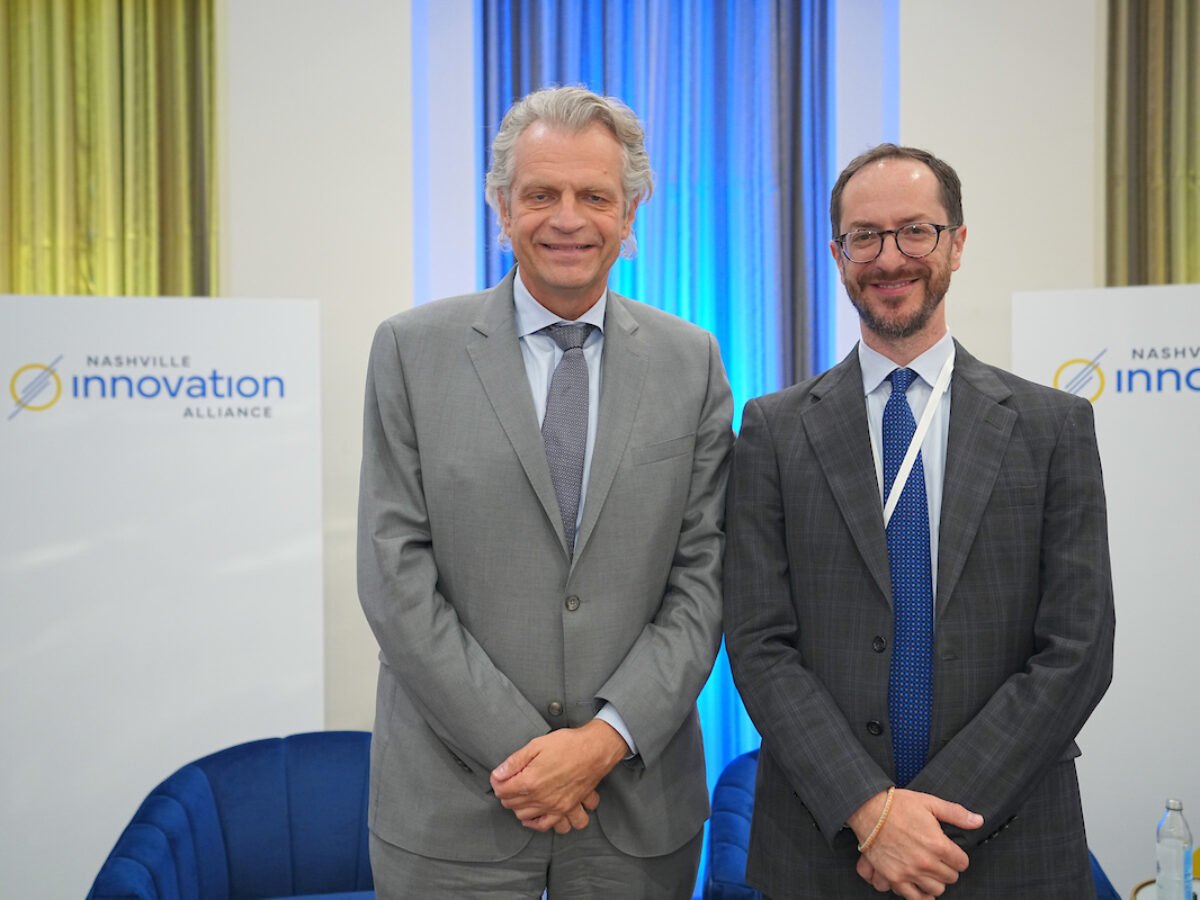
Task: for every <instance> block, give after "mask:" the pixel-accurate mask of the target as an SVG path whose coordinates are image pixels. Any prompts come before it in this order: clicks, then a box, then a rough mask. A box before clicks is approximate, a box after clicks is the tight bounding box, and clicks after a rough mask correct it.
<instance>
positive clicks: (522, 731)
mask: <svg viewBox="0 0 1200 900" xmlns="http://www.w3.org/2000/svg"><path fill="white" fill-rule="evenodd" d="M419 440H420V437H419V435H418V434H417V433H416V429H415V427H414V423H413V418H412V410H411V406H410V403H409V395H408V384H407V381H406V377H405V372H404V362H403V360H402V359H401V353H400V350H399V347H398V342H397V337H396V334H395V333H394V331H393V326H392V325H391V324H390V323H388V322H385V323H383V324H382V325H380V326H379V329H378V330H377V331H376V333H375V340H374V343H373V345H372V348H371V357H370V362H369V365H368V372H367V387H366V400H365V404H364V416H363V460H362V472H361V480H360V485H359V511H358V517H359V518H358V592H359V599H360V601H361V603H362V606H363V610H364V612H365V613H366V617H367V621H368V623H369V624H370V626H371V629H372V631H374V633H375V638H376V640H377V641H378V642H379V646H380V648H381V650H382V657H383V661H384V663H385V664H386V665H387V666H390V667H392V668H393V669H394V670H395V672H396V674H397V676H398V678H399V680H400V682H401V684H403V686H404V690H405V691H406V693H407V694H408V695H409V696H410V697H411V699H412V700H413V702H414V703H415V704H416V705H417V707H418V709H419V710H420V711H421V713H422V715H423V717H424V719H425V721H426V722H427V723H428V724H429V726H430V727H431V728H432V729H433V731H434V732H435V733H436V734H437V736H438V737H439V738H440V739H441V740H442V742H443V743H445V744H446V745H447V746H448V747H449V748H450V750H451V752H453V753H454V754H455V755H456V756H458V757H460V759H461V760H462V761H465V762H467V763H468V765H470V764H471V763H474V766H473V771H474V773H475V775H476V777H478V778H480V779H481V780H482V782H483V783H484V784H485V785H486V782H487V779H488V775H489V773H490V771H491V770H492V769H493V768H494V767H495V766H497V765H499V764H500V763H501V762H503V760H504V759H505V758H507V757H508V755H509V754H510V753H512V752H513V751H514V750H516V749H518V748H520V747H522V746H524V745H525V744H526V743H528V742H529V741H530V740H532V739H533V738H535V737H537V736H539V735H541V734H545V733H547V732H548V731H549V727H548V726H547V725H546V723H545V721H544V720H543V719H542V717H541V716H540V715H539V714H538V712H537V710H536V709H534V708H533V706H532V705H531V704H530V703H529V702H528V701H527V700H526V699H525V697H524V696H523V695H522V694H521V693H520V691H518V690H517V688H516V687H515V686H514V685H513V683H512V682H511V681H510V680H509V679H508V678H507V677H506V676H505V675H504V674H503V673H502V672H501V671H500V670H499V669H497V668H496V666H495V665H494V664H493V662H492V660H491V659H490V658H489V657H488V655H487V654H486V653H485V652H484V650H483V648H482V647H481V646H480V645H479V643H478V641H476V639H475V638H474V637H473V636H472V635H471V634H470V633H469V632H468V631H467V629H466V628H465V627H464V625H463V623H462V622H461V621H460V619H459V617H458V615H457V614H456V612H455V610H454V608H453V607H452V606H451V605H450V604H449V603H448V602H447V601H446V599H445V598H444V597H443V596H442V594H441V593H440V592H439V591H438V572H437V566H436V563H435V560H434V555H433V548H432V543H431V531H430V523H429V510H428V506H427V504H426V498H425V494H424V488H423V483H422V471H421V458H420V454H419V452H418V444H419Z"/></svg>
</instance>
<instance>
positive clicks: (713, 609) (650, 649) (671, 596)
mask: <svg viewBox="0 0 1200 900" xmlns="http://www.w3.org/2000/svg"><path fill="white" fill-rule="evenodd" d="M707 371H708V380H707V384H706V385H705V388H704V395H703V398H702V401H701V403H700V404H699V407H698V408H699V414H698V419H697V422H696V444H695V450H694V453H693V457H692V472H691V481H690V485H689V487H688V494H687V501H686V505H685V508H684V513H683V517H682V521H681V522H680V523H679V538H678V541H677V543H676V545H675V551H674V555H673V557H672V560H671V567H670V572H669V574H668V576H667V583H666V589H665V591H664V594H663V599H662V605H661V606H660V607H659V610H658V613H657V614H656V615H655V616H654V618H653V619H652V620H651V621H650V622H648V623H647V624H646V626H645V628H643V629H642V633H641V634H640V635H639V636H638V639H637V640H636V641H635V642H634V645H633V647H632V648H631V649H630V650H629V652H628V653H627V654H626V656H625V658H624V659H623V660H622V661H621V663H620V665H619V666H618V667H617V669H616V670H615V671H614V672H613V674H612V675H611V676H610V677H609V678H608V680H607V681H606V682H605V684H604V685H603V687H602V688H601V690H600V691H599V692H598V696H599V697H601V698H603V699H604V700H606V701H608V702H609V703H612V705H613V706H614V707H615V708H616V709H617V711H618V713H619V714H620V716H621V718H622V720H623V721H624V722H625V724H626V726H627V727H628V728H629V730H630V733H631V734H632V735H633V739H634V741H635V742H636V744H637V748H638V756H639V757H641V759H642V761H643V762H644V763H645V764H647V765H650V764H652V763H653V762H654V761H655V760H656V759H657V758H658V757H659V756H660V755H661V754H662V752H663V750H664V749H665V748H666V746H667V744H668V743H669V742H670V740H671V738H672V737H673V736H674V735H675V733H676V732H677V731H678V730H679V727H680V726H681V725H682V724H683V721H684V719H685V718H686V717H687V716H688V714H689V713H690V712H691V711H692V710H693V709H694V708H695V702H696V697H697V696H698V695H699V693H700V690H701V688H703V687H704V683H705V681H706V680H707V679H708V676H709V673H710V672H711V671H712V666H713V662H714V660H715V659H716V655H717V649H718V647H719V646H720V642H721V563H722V552H723V550H724V532H723V529H722V525H723V519H724V511H725V487H726V482H727V479H728V471H729V451H730V447H731V445H732V443H733V431H732V418H733V397H732V394H731V392H730V389H729V381H728V379H727V378H726V376H725V369H724V367H723V366H722V364H721V355H720V351H719V350H718V348H717V342H716V340H715V339H714V338H713V337H712V336H711V335H707Z"/></svg>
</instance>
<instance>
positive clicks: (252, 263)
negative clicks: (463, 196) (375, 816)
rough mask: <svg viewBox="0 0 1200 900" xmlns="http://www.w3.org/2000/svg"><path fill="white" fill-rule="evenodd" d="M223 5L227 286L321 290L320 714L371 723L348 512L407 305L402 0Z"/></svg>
mask: <svg viewBox="0 0 1200 900" xmlns="http://www.w3.org/2000/svg"><path fill="white" fill-rule="evenodd" d="M222 14H223V16H222V22H221V31H220V34H221V40H220V41H219V46H220V47H221V51H222V55H223V59H222V66H221V72H222V75H223V77H222V79H221V84H220V89H219V90H220V95H221V103H220V106H219V109H220V110H221V112H222V117H221V120H220V136H219V139H220V142H221V146H222V157H221V189H222V197H221V208H220V222H221V229H220V230H221V262H220V268H221V293H222V295H224V296H227V297H312V298H316V299H318V300H319V301H320V308H321V334H322V340H321V368H322V402H321V406H322V414H323V432H324V433H323V441H322V453H323V458H324V479H323V492H324V516H325V685H326V724H327V725H328V727H330V728H370V727H371V721H372V715H373V710H374V681H375V673H376V652H377V651H376V645H375V642H374V638H373V636H372V635H371V633H370V630H369V629H368V628H367V626H366V623H365V621H364V620H363V616H362V613H361V611H360V609H359V606H358V600H357V593H356V589H355V561H354V542H355V517H356V504H357V492H358V465H359V455H360V452H361V432H362V397H363V384H364V377H365V373H366V358H367V351H368V349H369V347H370V341H371V335H372V333H373V331H374V328H375V326H376V325H377V324H378V323H379V322H380V321H381V320H382V319H384V318H386V317H387V316H389V315H391V314H392V313H394V312H398V311H399V310H401V309H404V308H406V307H409V306H411V305H412V281H413V278H412V260H413V254H412V247H413V229H412V183H411V174H410V173H411V166H412V160H411V140H410V138H411V134H412V125H411V96H412V87H411V71H410V69H411V66H410V31H409V4H408V3H407V2H404V0H400V2H398V0H305V2H303V3H297V2H293V0H226V2H225V3H224V5H223V6H222Z"/></svg>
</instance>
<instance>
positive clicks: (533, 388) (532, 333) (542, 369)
mask: <svg viewBox="0 0 1200 900" xmlns="http://www.w3.org/2000/svg"><path fill="white" fill-rule="evenodd" d="M513 301H514V303H515V306H516V317H517V337H518V338H519V339H520V343H521V357H522V358H523V359H524V360H525V374H526V375H527V376H528V377H529V390H530V393H531V394H532V396H533V409H534V412H535V413H536V414H537V420H538V427H541V424H542V420H543V419H544V418H545V417H546V395H547V394H549V393H550V379H551V378H553V377H554V369H555V367H556V366H557V365H558V361H559V360H560V359H562V357H563V353H564V352H565V351H564V350H563V349H562V348H561V347H559V346H558V343H557V342H556V341H555V340H554V338H552V337H550V335H548V334H539V333H538V332H540V331H541V330H542V329H543V328H545V327H546V326H547V325H556V324H558V323H559V322H566V323H567V324H575V325H578V324H582V323H584V322H586V323H587V324H589V325H594V326H595V328H593V329H592V333H591V334H589V335H588V338H587V340H586V341H584V344H583V358H584V360H586V361H587V367H588V430H587V444H586V447H585V449H584V454H583V486H582V490H581V493H582V496H581V497H580V498H579V513H578V516H577V518H576V520H575V527H576V528H578V527H579V523H580V522H582V521H583V504H584V502H585V501H586V500H587V483H588V475H589V474H590V472H591V470H592V450H593V448H594V447H595V446H596V427H597V425H598V423H599V421H600V379H601V365H600V363H601V361H602V359H603V356H604V313H605V311H606V310H607V309H608V290H607V289H605V291H604V293H603V294H601V295H600V299H599V300H597V301H596V302H595V303H594V304H593V305H592V307H591V308H590V309H589V310H588V311H587V312H585V313H584V314H583V315H582V316H580V317H579V318H578V319H575V320H574V321H571V320H568V319H564V318H562V317H561V316H559V315H556V314H555V313H552V312H551V311H550V310H548V309H546V307H544V306H542V304H540V303H538V302H537V300H536V299H534V296H533V295H532V294H531V293H529V289H528V288H526V287H525V282H523V281H522V280H521V270H520V268H519V267H518V269H517V277H516V278H514V279H513ZM596 718H597V719H603V720H604V721H605V722H607V723H608V724H609V725H611V726H612V727H613V728H615V729H616V730H617V732H618V733H619V734H620V735H621V737H623V738H624V739H625V743H626V744H628V745H629V755H630V756H635V755H636V754H637V744H635V743H634V741H633V735H632V734H630V732H629V728H628V727H627V726H626V725H625V721H624V720H623V719H622V718H621V715H620V713H618V712H617V709H616V707H614V706H613V705H612V704H611V703H609V702H607V701H605V702H604V705H603V706H602V707H601V708H600V711H599V712H598V713H596Z"/></svg>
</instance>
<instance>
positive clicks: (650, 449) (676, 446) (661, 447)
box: [632, 433, 696, 466]
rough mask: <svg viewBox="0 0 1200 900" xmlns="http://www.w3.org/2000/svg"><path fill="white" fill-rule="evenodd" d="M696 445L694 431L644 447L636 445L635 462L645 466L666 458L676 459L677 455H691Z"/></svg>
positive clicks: (637, 464) (636, 464)
mask: <svg viewBox="0 0 1200 900" xmlns="http://www.w3.org/2000/svg"><path fill="white" fill-rule="evenodd" d="M695 446H696V435H695V433H692V434H685V435H681V436H680V437H677V438H671V439H670V440H668V441H657V442H655V443H653V444H647V445H645V446H644V447H634V448H633V453H632V457H633V464H634V465H635V466H645V465H649V464H650V463H654V462H660V461H661V460H664V459H674V458H675V457H677V456H684V455H689V456H690V455H691V453H692V450H693V448H695Z"/></svg>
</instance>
